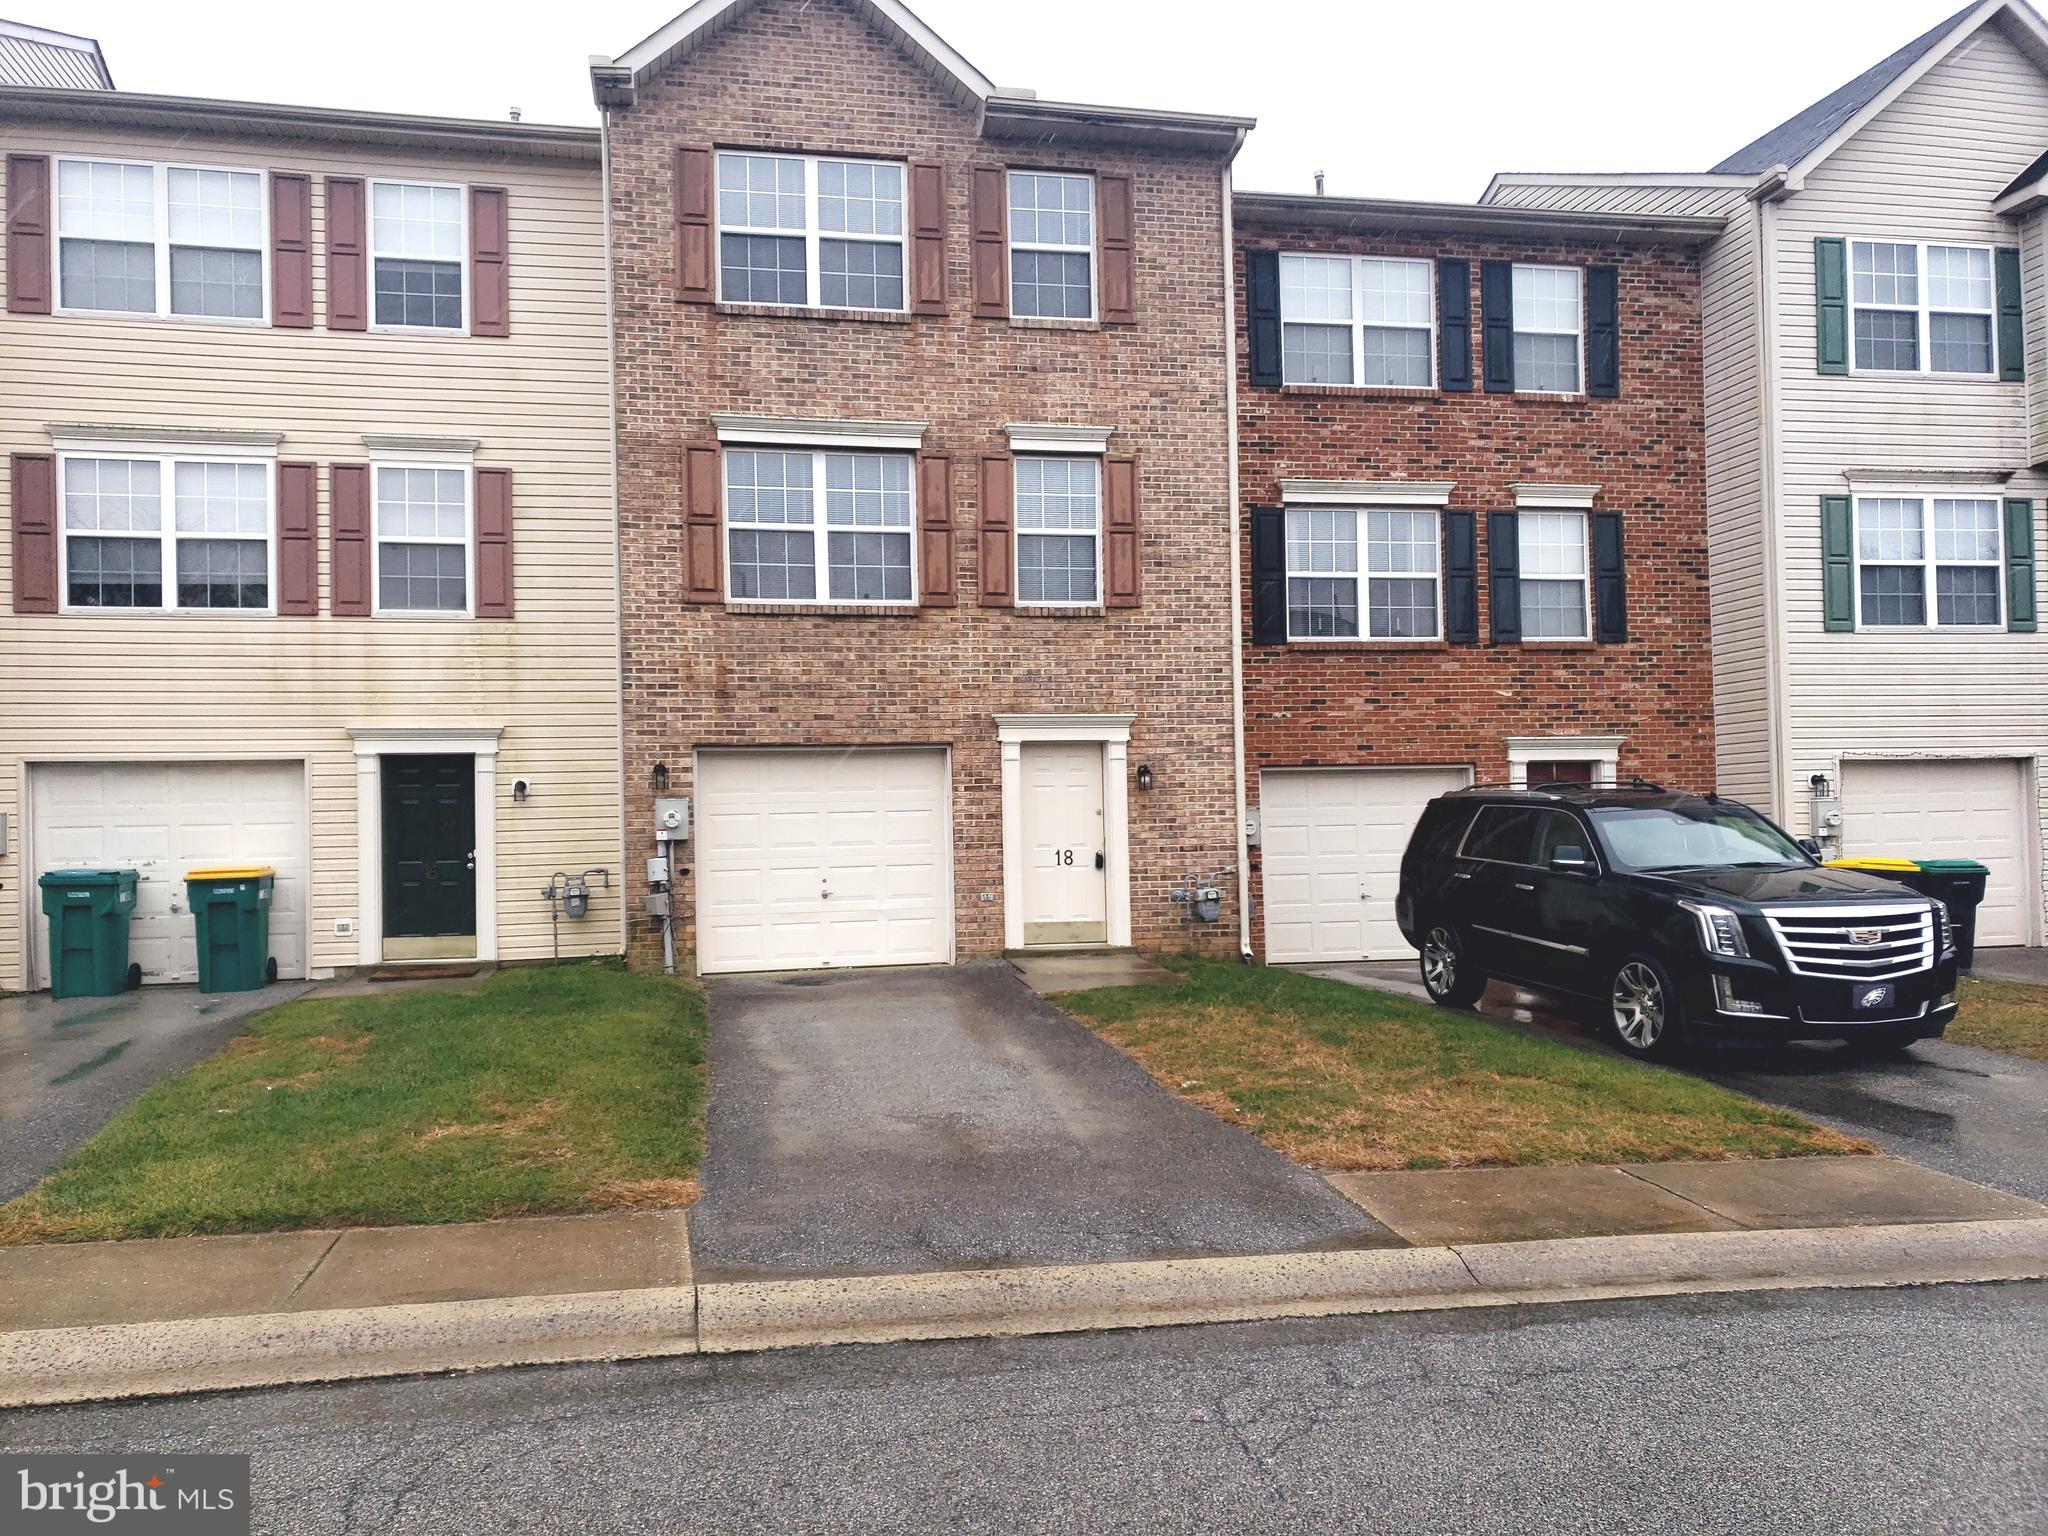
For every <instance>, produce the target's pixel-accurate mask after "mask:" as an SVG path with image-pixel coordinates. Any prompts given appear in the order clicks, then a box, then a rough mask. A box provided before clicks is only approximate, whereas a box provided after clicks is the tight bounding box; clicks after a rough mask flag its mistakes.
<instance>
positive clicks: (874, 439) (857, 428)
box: [711, 416, 925, 453]
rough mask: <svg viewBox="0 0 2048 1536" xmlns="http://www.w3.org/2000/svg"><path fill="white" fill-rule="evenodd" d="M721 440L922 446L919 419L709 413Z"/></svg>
mask: <svg viewBox="0 0 2048 1536" xmlns="http://www.w3.org/2000/svg"><path fill="white" fill-rule="evenodd" d="M711 425H712V427H713V428H714V429H716V431H717V433H718V440H719V441H720V442H721V443H776V444H781V445H784V446H791V447H798V448H853V449H865V450H867V451H869V452H873V451H875V450H876V449H883V448H893V449H898V450H908V451H909V452H911V453H915V452H917V451H918V450H919V449H921V448H923V447H924V434H925V423H923V422H921V421H852V420H836V419H832V418H828V417H819V416H713V417H712V418H711Z"/></svg>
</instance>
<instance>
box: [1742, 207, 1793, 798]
mask: <svg viewBox="0 0 2048 1536" xmlns="http://www.w3.org/2000/svg"><path fill="white" fill-rule="evenodd" d="M1792 190H1795V189H1794V188H1791V187H1790V186H1788V183H1787V179H1786V173H1785V171H1784V169H1783V168H1782V167H1781V168H1779V169H1776V170H1773V171H1771V172H1770V173H1768V174H1766V175H1765V177H1764V178H1763V179H1762V181H1760V182H1759V183H1758V186H1757V190H1756V191H1755V192H1753V193H1752V194H1751V198H1752V200H1753V202H1754V204H1755V207H1756V224H1757V289H1758V293H1757V303H1758V306H1759V313H1760V314H1761V315H1762V317H1763V324H1762V327H1761V334H1760V335H1759V337H1758V350H1759V354H1760V355H1759V357H1758V366H1759V367H1760V368H1761V369H1762V370H1763V400H1762V410H1763V423H1762V433H1761V440H1762V455H1761V457H1762V460H1763V462H1762V464H1761V465H1760V466H1759V470H1760V473H1759V476H1758V481H1759V484H1758V490H1759V494H1760V496H1761V498H1762V502H1763V505H1762V506H1761V508H1759V511H1760V512H1761V514H1762V523H1763V526H1762V529H1761V535H1762V538H1763V576H1764V658H1765V660H1764V753H1765V757H1766V760H1767V761H1768V763H1769V766H1770V799H1769V803H1768V804H1767V805H1766V806H1765V809H1764V814H1765V815H1767V816H1769V817H1770V818H1771V819H1772V820H1774V821H1777V822H1780V823H1783V822H1784V820H1785V811H1786V808H1787V807H1789V806H1790V805H1791V803H1792V796H1791V794H1790V792H1789V786H1788V784H1787V782H1786V777H1785V776H1786V771H1787V767H1786V755H1785V719H1784V711H1785V699H1786V695H1787V683H1786V675H1785V674H1786V668H1787V666H1788V665H1789V658H1788V657H1787V656H1786V654H1785V619H1784V608H1785V603H1784V596H1785V594H1784V590H1783V583H1784V563H1785V562H1784V555H1783V550H1782V549H1781V547H1780V545H1779V538H1780V534H1781V518H1780V510H1781V509H1780V506H1779V502H1780V500H1781V499H1782V494H1783V490H1784V487H1783V486H1782V485H1781V484H1780V473H1781V468H1782V466H1781V464H1780V443H1779V437H1780V430H1779V429H1780V426H1781V421H1780V412H1781V410H1782V409H1783V392H1782V389H1781V387H1780V380H1779V377H1778V360H1779V356H1780V354H1781V351H1782V348H1781V346H1780V342H1779V334H1778V273H1777V264H1778V262H1777V258H1778V248H1777V242H1778V218H1777V205H1778V201H1779V199H1781V198H1783V197H1785V196H1787V195H1788V194H1789V192H1790V191H1792Z"/></svg>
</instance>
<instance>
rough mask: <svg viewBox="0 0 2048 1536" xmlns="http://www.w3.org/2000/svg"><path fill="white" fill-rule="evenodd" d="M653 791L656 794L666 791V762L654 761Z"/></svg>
mask: <svg viewBox="0 0 2048 1536" xmlns="http://www.w3.org/2000/svg"><path fill="white" fill-rule="evenodd" d="M654 792H655V793H656V794H657V795H665V794H667V793H668V764H667V763H656V764H655V765H654Z"/></svg>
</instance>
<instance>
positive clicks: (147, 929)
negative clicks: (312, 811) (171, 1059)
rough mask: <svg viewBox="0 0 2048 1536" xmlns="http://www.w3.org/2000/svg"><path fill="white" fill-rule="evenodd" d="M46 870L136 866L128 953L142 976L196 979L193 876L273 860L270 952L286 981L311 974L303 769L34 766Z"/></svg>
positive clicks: (39, 966)
mask: <svg viewBox="0 0 2048 1536" xmlns="http://www.w3.org/2000/svg"><path fill="white" fill-rule="evenodd" d="M29 773H30V795H31V798H32V801H33V806H34V809H33V813H32V814H33V815H34V818H35V826H34V829H33V831H32V833H31V838H32V843H31V847H32V850H33V853H34V858H35V865H36V873H37V874H41V873H42V872H43V871H44V870H48V869H80V868H132V869H134V870H135V871H136V872H137V873H138V874H139V875H140V876H141V878H140V880H139V881H138V882H137V884H136V890H135V915H134V917H133V919H132V920H131V923H130V926H129V931H128V958H129V959H130V960H131V961H133V962H134V963H136V964H138V965H140V966H141V967H142V979H143V980H144V981H145V982H152V981H196V980H198V977H199V955H198V944H197V938H196V936H195V934H194V932H193V928H192V913H191V910H190V908H189V906H188V905H187V903H186V900H185V871H187V870H188V869H192V868H194V867H195V866H198V865H206V864H269V865H271V866H273V867H274V868H275V869H276V870H277V889H276V892H275V894H274V895H273V896H272V898H271V902H272V904H271V909H270V953H271V955H272V956H273V957H274V958H275V959H276V961H277V972H278V974H279V975H280V976H303V975H305V974H306V789H305V771H304V769H302V768H301V767H300V765H299V764H297V763H63V764H47V765H41V766H37V767H33V768H31V769H30V770H29ZM33 899H34V900H35V910H36V950H35V974H36V975H37V976H38V977H39V978H40V979H41V981H42V982H43V984H45V985H47V984H48V981H49V977H48V975H47V974H46V973H47V972H48V970H49V953H50V932H49V921H48V919H46V918H45V917H44V916H43V914H42V901H41V898H40V896H39V895H38V896H36V897H35V898H33Z"/></svg>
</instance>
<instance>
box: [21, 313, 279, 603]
mask: <svg viewBox="0 0 2048 1536" xmlns="http://www.w3.org/2000/svg"><path fill="white" fill-rule="evenodd" d="M95 313H97V311H95ZM80 459H84V460H88V461H91V460H97V459H128V460H147V461H151V462H154V463H155V464H156V465H157V466H158V470H157V473H158V476H159V480H158V485H159V490H158V502H157V539H158V542H159V544H160V546H161V549H162V553H161V554H160V555H159V556H158V559H159V562H160V563H159V566H158V569H159V571H160V573H161V575H162V578H163V589H164V600H163V602H162V603H161V604H159V605H158V606H156V607H154V608H143V607H127V608H109V607H99V606H95V605H93V604H89V603H87V604H74V603H73V602H72V601H71V540H72V537H73V533H72V529H71V525H70V519H69V518H68V517H66V516H65V510H64V502H65V491H66V488H67V486H68V484H69V480H70V474H71V470H70V466H71V464H72V463H73V462H74V461H76V460H80ZM181 463H182V464H257V465H261V466H262V467H263V469H264V471H265V473H264V476H263V495H264V499H265V501H266V503H267V505H268V509H269V520H268V526H267V528H266V530H265V532H264V536H263V545H264V555H265V569H266V574H265V582H266V590H267V592H268V593H269V597H270V601H269V602H268V603H266V604H265V605H264V606H263V607H261V608H184V607H180V606H179V605H178V601H177V594H178V541H179V538H180V535H179V533H178V531H177V526H176V525H177V469H176V466H177V465H179V464H181ZM57 532H58V549H57V611H58V612H59V613H79V614H92V615H94V616H95V617H97V616H99V615H102V614H105V615H112V616H120V615H125V614H136V615H140V616H143V617H156V618H162V617H164V616H165V615H167V614H168V615H178V616H192V617H199V618H216V619H243V618H248V619H260V618H272V617H275V616H276V614H277V455H276V454H275V453H265V452H261V451H254V450H251V449H250V448H249V447H248V446H247V445H246V444H234V445H222V446H219V447H215V446H211V445H209V444H205V443H198V444H189V445H188V444H184V443H179V444H175V445H173V444H168V443H149V442H137V443H120V442H104V443H102V442H94V443H93V444H92V445H91V446H89V447H85V446H81V447H76V448H65V447H62V446H60V447H59V448H58V450H57ZM76 536H77V537H79V538H82V539H95V538H110V539H146V538H148V537H149V535H148V534H147V533H139V534H138V533H90V532H86V531H84V530H80V531H79V532H78V533H77V535H76ZM183 537H184V538H188V539H195V540H198V541H201V542H219V541H221V540H223V539H224V538H225V537H226V536H224V535H221V534H204V533H190V534H185V535H183Z"/></svg>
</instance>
